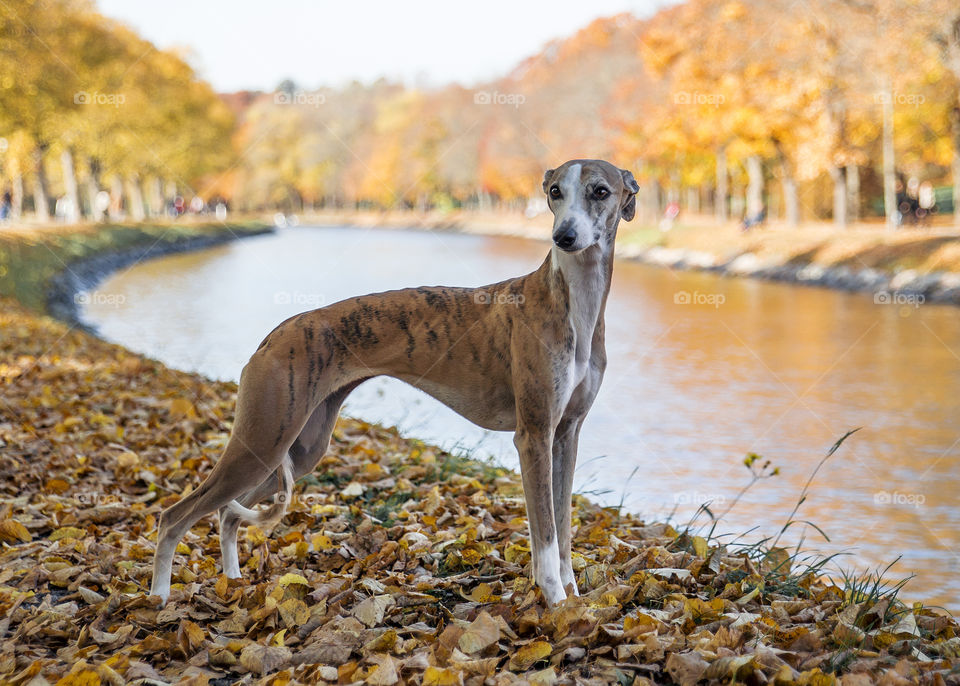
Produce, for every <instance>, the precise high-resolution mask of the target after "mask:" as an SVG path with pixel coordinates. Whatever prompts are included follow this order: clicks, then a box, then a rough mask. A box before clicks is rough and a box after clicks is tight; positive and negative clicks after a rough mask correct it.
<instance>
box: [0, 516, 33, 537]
mask: <svg viewBox="0 0 960 686" xmlns="http://www.w3.org/2000/svg"><path fill="white" fill-rule="evenodd" d="M31 538H32V537H31V536H30V532H29V531H27V527H25V526H24V525H23V524H21V523H20V522H18V521H17V520H16V519H4V520H3V521H2V522H0V541H4V542H6V543H11V542H13V541H22V542H23V543H29V542H30V540H31Z"/></svg>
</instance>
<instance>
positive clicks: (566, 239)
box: [553, 221, 577, 250]
mask: <svg viewBox="0 0 960 686" xmlns="http://www.w3.org/2000/svg"><path fill="white" fill-rule="evenodd" d="M553 242H554V243H556V244H557V247H558V248H560V249H561V250H569V249H570V248H571V247H572V246H573V244H574V243H576V242H577V232H576V230H575V229H574V228H573V222H570V221H565V222H563V223H561V224H560V226H558V227H557V230H556V231H554V232H553Z"/></svg>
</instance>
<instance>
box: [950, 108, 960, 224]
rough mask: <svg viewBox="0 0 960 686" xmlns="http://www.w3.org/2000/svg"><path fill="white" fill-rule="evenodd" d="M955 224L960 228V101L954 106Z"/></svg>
mask: <svg viewBox="0 0 960 686" xmlns="http://www.w3.org/2000/svg"><path fill="white" fill-rule="evenodd" d="M952 114H953V116H952V120H953V225H954V226H955V227H957V228H958V229H960V102H958V103H957V106H956V107H954V108H953V113H952Z"/></svg>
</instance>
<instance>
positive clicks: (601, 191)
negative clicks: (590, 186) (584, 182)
mask: <svg viewBox="0 0 960 686" xmlns="http://www.w3.org/2000/svg"><path fill="white" fill-rule="evenodd" d="M593 194H594V195H595V196H596V197H597V200H603V199H604V198H605V197H607V196H608V195H610V191H609V190H607V189H606V188H604V187H603V186H599V187H598V188H597V189H596V190H594V191H593Z"/></svg>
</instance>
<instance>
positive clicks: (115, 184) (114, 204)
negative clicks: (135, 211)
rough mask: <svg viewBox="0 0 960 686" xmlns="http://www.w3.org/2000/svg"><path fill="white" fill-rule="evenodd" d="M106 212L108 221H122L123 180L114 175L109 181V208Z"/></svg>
mask: <svg viewBox="0 0 960 686" xmlns="http://www.w3.org/2000/svg"><path fill="white" fill-rule="evenodd" d="M107 211H108V212H109V213H110V221H115V222H119V221H123V217H124V212H123V179H121V178H120V176H119V175H118V174H114V175H113V178H111V179H110V207H109V209H108V210H107Z"/></svg>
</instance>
